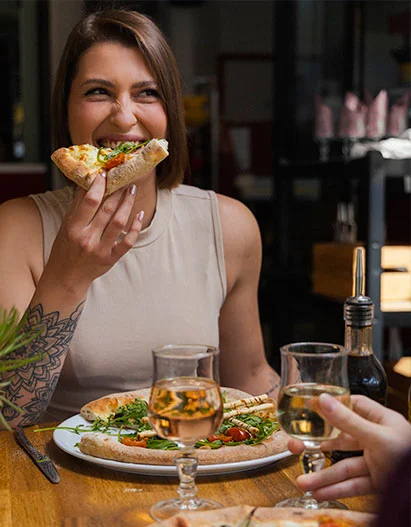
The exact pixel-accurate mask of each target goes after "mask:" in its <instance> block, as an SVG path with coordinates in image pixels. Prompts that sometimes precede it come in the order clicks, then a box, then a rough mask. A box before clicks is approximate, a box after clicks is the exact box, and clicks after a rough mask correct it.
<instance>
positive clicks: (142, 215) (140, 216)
mask: <svg viewBox="0 0 411 527" xmlns="http://www.w3.org/2000/svg"><path fill="white" fill-rule="evenodd" d="M143 218H144V210H142V211H140V213H139V215H138V221H139V222H140V223H142V221H143Z"/></svg>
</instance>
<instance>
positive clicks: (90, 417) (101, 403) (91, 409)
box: [80, 389, 150, 421]
mask: <svg viewBox="0 0 411 527" xmlns="http://www.w3.org/2000/svg"><path fill="white" fill-rule="evenodd" d="M145 392H147V393H144V392H143V390H132V391H129V392H120V393H111V394H109V395H106V396H105V397H101V398H100V399H96V400H95V401H91V402H90V403H87V404H85V405H84V406H83V407H82V408H81V409H80V415H81V416H82V417H84V419H87V421H95V420H96V419H107V418H108V416H109V415H110V414H113V413H114V412H115V411H116V410H118V408H120V406H124V405H125V404H129V403H132V402H133V401H134V400H135V399H145V400H146V401H148V397H149V395H150V389H147V390H145Z"/></svg>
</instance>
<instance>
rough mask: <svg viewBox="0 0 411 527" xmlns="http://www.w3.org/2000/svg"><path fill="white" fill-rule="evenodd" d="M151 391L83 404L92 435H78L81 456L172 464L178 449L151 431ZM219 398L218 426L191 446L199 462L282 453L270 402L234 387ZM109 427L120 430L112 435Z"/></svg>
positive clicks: (282, 444) (283, 444)
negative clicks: (221, 400)
mask: <svg viewBox="0 0 411 527" xmlns="http://www.w3.org/2000/svg"><path fill="white" fill-rule="evenodd" d="M149 393H150V391H149V390H148V389H147V390H139V391H131V392H124V393H117V394H110V395H108V396H106V397H102V398H99V399H97V400H95V401H92V402H90V403H88V404H86V405H84V406H83V407H82V409H81V415H82V416H83V417H84V418H85V419H87V420H88V421H91V422H92V423H93V424H92V431H91V432H89V433H84V434H82V436H81V439H80V442H79V448H80V450H81V452H83V453H84V454H88V455H91V456H96V457H101V458H104V459H112V460H115V461H123V462H129V463H141V464H150V465H171V464H173V459H174V457H175V452H173V451H175V450H176V449H178V446H177V445H176V444H175V443H174V442H172V441H169V440H167V439H162V438H160V437H158V436H157V435H156V433H155V431H154V430H152V429H151V427H150V424H149V422H148V417H147V408H148V405H147V402H146V401H147V400H148V398H149ZM222 394H223V397H224V399H225V404H224V421H223V423H222V425H221V426H220V428H219V430H218V431H217V433H216V434H213V435H212V436H209V437H205V438H204V439H201V440H200V441H198V442H197V443H196V445H195V447H196V456H197V458H198V460H199V463H200V464H206V465H208V464H218V463H230V462H235V461H245V460H251V459H258V458H263V457H267V456H270V455H273V454H278V453H280V452H284V451H286V444H287V436H286V434H285V433H284V432H282V431H280V430H279V426H278V422H277V418H276V412H275V403H274V401H273V400H272V399H269V398H268V397H267V396H266V395H261V396H257V397H253V396H251V395H250V394H247V393H245V392H242V391H240V390H235V389H232V388H223V389H222ZM113 429H118V430H119V432H117V433H115V435H113Z"/></svg>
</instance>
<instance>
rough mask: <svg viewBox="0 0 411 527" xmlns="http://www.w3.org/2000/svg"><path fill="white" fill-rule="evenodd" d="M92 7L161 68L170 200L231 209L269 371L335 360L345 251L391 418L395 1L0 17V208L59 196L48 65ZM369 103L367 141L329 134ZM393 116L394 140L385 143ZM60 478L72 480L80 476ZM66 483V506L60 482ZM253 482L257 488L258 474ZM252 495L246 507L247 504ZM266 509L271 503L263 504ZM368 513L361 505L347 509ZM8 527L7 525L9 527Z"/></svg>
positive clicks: (399, 351)
mask: <svg viewBox="0 0 411 527" xmlns="http://www.w3.org/2000/svg"><path fill="white" fill-rule="evenodd" d="M108 5H109V6H110V7H130V8H135V9H136V10H138V11H140V12H142V13H145V14H147V15H149V16H150V17H152V18H153V19H154V20H155V21H156V22H157V23H158V25H159V26H160V28H161V29H162V31H163V32H164V33H165V35H166V36H167V39H168V41H169V43H170V45H171V48H172V50H173V52H174V53H175V56H176V59H177V63H178V66H179V69H180V71H181V75H182V81H183V91H184V104H185V116H186V125H187V134H188V144H189V155H190V171H189V173H187V174H186V180H185V181H186V183H187V184H191V185H195V186H198V187H200V188H204V189H212V190H215V191H216V192H220V193H222V194H226V195H228V196H231V197H234V198H236V199H238V200H240V201H242V202H243V203H245V204H246V205H247V206H248V207H249V208H250V209H251V211H252V212H253V214H254V215H255V217H256V219H257V221H258V224H259V227H260V231H261V237H262V245H263V263H262V270H261V278H260V286H259V309H260V318H261V324H262V328H263V337H264V343H265V350H266V355H267V358H268V360H269V362H270V364H271V365H272V366H273V367H274V368H275V369H276V370H277V371H279V369H280V354H279V348H280V346H283V345H284V344H287V343H289V342H299V341H314V342H315V341H317V342H318V341H319V342H334V343H336V344H343V343H344V331H345V322H344V302H345V300H346V299H347V297H350V296H352V295H353V286H354V277H355V249H356V248H357V247H363V248H365V263H364V274H365V289H364V291H363V292H364V293H365V294H366V295H367V296H369V297H370V298H371V299H372V301H373V304H374V310H375V311H374V321H373V346H374V353H375V355H376V356H377V357H378V359H379V360H380V361H381V362H382V363H383V365H384V368H385V370H386V373H387V375H388V383H389V389H388V405H389V406H390V407H391V408H393V409H395V410H397V411H399V412H400V413H402V414H403V415H407V408H408V402H407V401H408V399H407V396H408V390H409V387H410V383H411V105H410V98H411V35H410V27H411V22H410V21H411V10H410V4H409V1H407V0H404V1H402V0H288V1H282V0H238V1H237V0H149V1H148V0H143V1H132V0H130V1H126V0H124V1H123V0H107V1H105V0H1V1H0V49H1V53H0V64H1V71H2V81H1V82H0V98H1V100H2V105H1V106H0V177H1V178H2V184H1V186H0V203H1V202H4V201H6V200H8V199H11V198H15V197H19V196H26V195H28V194H31V193H38V192H44V191H46V190H51V189H57V188H60V187H62V186H63V185H64V182H63V179H62V178H61V175H59V173H58V171H57V169H56V167H55V166H54V165H53V163H52V162H51V160H50V154H51V153H52V152H53V144H52V138H51V132H50V117H51V116H50V108H49V106H50V97H51V90H52V85H53V81H54V78H55V75H56V68H57V63H58V61H59V58H60V54H61V52H62V48H63V45H64V42H65V39H66V37H67V35H68V33H69V32H70V30H71V28H72V27H73V25H74V24H75V23H76V22H77V21H78V20H79V19H80V18H81V17H82V16H83V15H84V14H85V13H87V12H91V11H93V10H97V9H100V8H102V7H107V6H108ZM382 97H384V101H385V107H384V108H383V109H384V111H385V112H386V114H384V123H385V128H384V130H383V131H381V132H379V133H377V134H374V135H371V133H368V129H367V126H365V128H364V130H363V131H362V132H358V130H357V131H356V132H355V133H350V132H349V131H348V132H347V129H343V126H342V123H343V119H344V117H343V116H344V115H345V114H344V111H346V112H347V114H349V112H350V111H351V112H354V111H357V109H359V108H362V109H364V108H366V109H367V110H368V115H371V111H372V108H377V110H376V111H379V109H380V107H379V106H378V101H379V100H381V98H382ZM350 101H351V102H352V101H354V102H355V108H354V107H353V106H350ZM353 104H354V103H353ZM353 108H354V109H353ZM398 108H400V109H402V112H403V113H402V121H401V126H397V128H396V127H395V126H394V125H393V126H392V127H391V129H388V122H392V121H390V119H391V117H392V119H394V117H395V116H394V113H393V112H394V109H398ZM321 111H324V112H325V113H323V114H321ZM324 116H326V117H327V118H328V121H327V122H326V123H325V117H324ZM399 128H401V129H399ZM407 133H408V135H407ZM386 141H394V142H395V141H398V143H394V146H391V144H393V143H390V145H389V146H388V143H387V148H392V150H391V151H390V152H391V155H390V153H389V154H388V155H386V154H384V152H386V150H384V148H383V147H385V142H386ZM404 143H409V144H408V145H405V147H404ZM380 145H381V148H380ZM397 145H398V148H397ZM31 437H32V439H33V438H34V435H33V434H32V436H31ZM51 452H52V453H53V454H54V456H55V457H54V459H55V460H56V459H57V462H58V463H59V464H60V467H63V468H64V467H66V465H65V459H64V457H63V454H62V453H61V452H57V451H56V449H55V448H54V450H53V449H52V450H51ZM66 468H67V467H66ZM10 470H11V469H10ZM287 470H288V469H287V468H285V469H284V471H285V472H284V474H283V479H282V480H281V481H282V483H281V484H280V487H279V488H281V485H283V487H284V489H285V490H284V492H285V493H286V492H288V491H289V486H290V481H291V480H293V479H295V477H296V474H298V472H299V469H296V470H295V469H294V468H293V470H291V471H290V473H288V472H287ZM78 472H79V473H83V472H82V469H81V468H79V469H78ZM108 472H109V474H108V475H107V476H104V475H103V476H102V475H101V473H100V472H99V473H98V476H99V478H101V481H103V480H105V481H104V484H105V485H106V486H107V487H105V490H107V489H110V492H112V493H113V503H114V501H115V500H116V499H117V498H118V499H119V500H120V497H119V496H120V495H118V496H117V494H116V493H117V492H120V491H119V490H118V489H117V490H116V489H115V488H114V483H121V485H122V487H121V489H122V490H121V492H124V493H126V492H128V491H127V489H128V490H129V496H127V499H129V498H130V499H131V497H134V498H135V497H136V494H138V492H140V491H139V490H138V488H137V489H136V488H134V490H133V492H134V496H132V494H133V492H132V490H130V489H129V487H130V485H129V484H130V482H131V481H132V477H131V476H130V477H129V476H124V477H123V476H121V475H116V480H115V481H114V480H111V479H110V476H111V472H110V471H108ZM84 474H86V472H84ZM66 477H67V480H68V481H69V482H70V487H69V488H70V489H71V492H73V495H76V496H77V494H76V493H78V492H79V490H78V489H77V490H76V481H75V480H74V478H71V476H70V477H69V476H66ZM19 478H20V480H19V481H20V484H21V485H22V488H23V489H24V488H26V489H29V488H30V486H31V482H30V481H29V476H23V475H20V476H19ZM21 478H23V479H21ZM133 478H135V476H133ZM142 481H144V482H145V484H146V486H144V487H143V488H144V492H146V493H147V492H152V493H157V494H162V492H163V488H162V487H161V485H160V484H159V483H158V482H157V481H155V482H154V481H153V483H152V484H151V483H150V480H149V479H147V477H145V476H144V477H143V480H142ZM205 481H206V483H205V484H204V487H202V488H203V489H204V490H203V491H202V493H206V489H207V486H209V490H211V491H212V493H214V494H215V495H216V496H217V494H218V490H217V489H218V488H220V487H217V485H216V484H215V481H214V480H213V482H211V483H210V482H208V483H207V481H208V480H207V478H205ZM247 481H248V480H247V479H246V478H245V476H244V477H241V478H240V477H239V479H238V480H237V481H236V480H235V478H234V477H233V476H230V477H227V478H226V479H222V477H221V476H219V480H218V482H217V483H218V485H220V486H221V488H223V489H224V488H225V486H228V485H236V484H238V485H239V488H240V489H241V492H243V493H244V494H246V493H247V492H248V489H247ZM256 481H257V480H256ZM258 481H260V483H259V484H260V486H261V487H262V486H263V485H267V486H268V487H269V486H270V483H269V479H268V476H267V475H263V476H261V480H258ZM99 485H100V483H99ZM212 485H215V487H214V486H212ZM257 486H258V483H256V488H255V489H256V490H255V489H253V492H256V494H255V496H258V497H259V496H260V495H259V494H258V493H259V492H260V491H261V489H260V488H259V489H257ZM137 487H138V485H137ZM79 488H80V487H79ZM81 488H83V487H81ZM84 488H85V487H84ZM86 488H87V490H88V492H89V493H90V496H92V497H91V498H90V496H89V497H88V499H90V500H91V502H92V501H93V500H94V501H95V500H97V498H98V496H97V494H98V493H97V490H98V489H97V487H95V488H94V487H93V485H92V483H91V482H88V483H87V487H86ZM99 488H100V489H102V488H103V487H99ZM130 488H131V487H130ZM290 488H291V487H290ZM124 489H125V490H124ZM270 492H271V495H270V496H271V498H273V496H275V495H276V492H277V490H276V489H275V488H274V487H273V488H270ZM281 492H282V491H281ZM281 492H280V490H278V493H279V495H281ZM116 496H117V498H116ZM124 496H125V494H124ZM124 496H123V495H122V497H121V500H123V499H125V498H124ZM76 499H77V498H76ZM78 499H79V500H80V499H81V496H78ZM149 500H151V495H150V498H149ZM256 500H257V498H256ZM257 501H258V500H257ZM263 501H264V500H262V502H263ZM87 503H89V502H88V501H87ZM127 503H128V502H127ZM353 503H354V502H353ZM358 503H360V502H355V504H357V505H358ZM228 504H229V505H231V503H228ZM233 504H234V503H233ZM59 507H62V505H61V504H60V505H59ZM67 507H68V505H67ZM73 507H74V506H73ZM371 508H372V507H371V506H369V505H368V502H367V504H366V505H364V507H363V509H362V510H369V509H371ZM28 510H29V509H27V511H28ZM50 510H51V509H50ZM56 510H57V509H56ZM59 510H60V509H59ZM61 510H63V508H61ZM70 510H71V509H70ZM72 510H74V508H72ZM90 510H91V509H90ZM27 511H26V512H27ZM39 511H40V509H39V510H38V511H37V513H38V518H43V520H41V521H43V523H37V525H47V526H48V525H54V523H53V521H54V519H53V520H50V523H47V521H48V520H47V521H46V520H44V518H45V516H44V510H43V509H41V512H39ZM130 511H131V508H130ZM27 514H28V513H27ZM50 514H51V512H50ZM67 514H68V513H67ZM67 514H66V516H65V517H66V522H69V520H70V519H69V518H68V516H67ZM70 514H73V515H74V512H71V513H70ZM84 514H85V516H84V518H86V516H87V517H88V515H90V514H91V513H90V514H89V513H84ZM129 514H130V516H129V517H127V514H125V515H124V516H122V519H121V522H120V521H119V523H118V525H124V526H126V525H145V524H146V523H147V522H148V520H149V516H148V515H147V514H146V513H144V514H142V515H141V517H140V516H138V514H137V513H132V512H130V513H129ZM133 514H134V515H133ZM5 517H6V516H5ZM26 518H27V517H26V516H25V514H23V513H22V515H21V520H22V521H23V519H24V520H26ZM50 518H51V516H50ZM53 518H54V517H53ZM67 518H68V519H67ZM107 518H108V516H107ZM94 519H95V520H96V521H97V522H99V523H92V521H91V520H90V521H91V523H87V520H86V519H83V521H84V523H82V519H81V517H80V516H78V517H77V519H73V522H75V523H64V525H69V524H70V525H97V524H100V525H103V523H102V521H101V519H100V520H99V519H98V518H97V517H96V518H94ZM143 520H144V521H143ZM107 521H108V520H107ZM110 521H111V525H116V523H115V520H110ZM76 522H79V523H76ZM134 522H135V523H134ZM139 522H140V523H139ZM144 522H145V523H144ZM0 524H1V518H0ZM22 524H23V523H21V525H22ZM25 524H26V525H31V524H30V523H25ZM108 524H109V523H107V525H108ZM4 525H6V526H12V523H4ZM15 525H17V524H15ZM32 525H34V523H33V524H32ZM56 525H57V523H56ZM104 525H106V523H104Z"/></svg>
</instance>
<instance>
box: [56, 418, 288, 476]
mask: <svg viewBox="0 0 411 527" xmlns="http://www.w3.org/2000/svg"><path fill="white" fill-rule="evenodd" d="M79 424H85V425H90V423H89V422H88V421H86V419H84V418H83V417H82V416H81V415H80V414H75V415H73V416H71V417H69V418H68V419H66V420H65V421H63V422H61V423H60V424H59V425H58V427H57V428H56V429H55V430H54V431H53V441H54V443H55V444H56V446H57V447H58V448H60V450H63V452H66V454H69V455H71V456H73V457H76V458H78V459H82V460H83V461H87V462H89V463H92V464H94V465H97V466H100V467H103V468H107V469H110V470H115V471H119V472H127V473H129V474H144V475H153V476H176V477H177V476H178V474H177V468H176V467H175V466H174V465H148V464H142V463H128V462H124V461H115V460H112V459H104V458H99V457H94V456H89V455H87V454H83V452H81V451H80V450H79V449H76V448H75V447H74V444H71V443H74V442H78V440H79V439H78V438H79V437H80V436H81V433H80V434H75V433H74V432H71V431H70V430H64V429H61V428H59V427H63V426H70V427H74V426H78V425H79ZM86 432H89V430H87V431H85V432H84V433H86ZM69 434H70V435H69ZM71 435H72V436H73V441H70V439H68V441H65V440H64V439H65V438H70V436H71ZM67 443H68V444H67ZM291 455H292V453H291V452H290V451H289V450H284V451H283V452H279V453H278V454H272V455H270V456H266V457H262V458H256V459H248V460H245V461H236V462H231V463H216V464H212V465H210V464H209V465H198V469H197V476H211V475H219V474H229V473H234V472H243V471H247V470H253V469H256V468H260V467H263V466H266V465H270V464H272V463H274V462H276V461H280V460H281V459H283V458H285V457H288V456H291Z"/></svg>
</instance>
